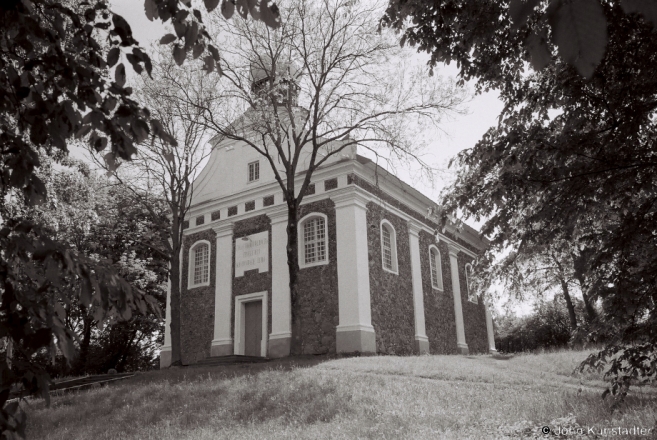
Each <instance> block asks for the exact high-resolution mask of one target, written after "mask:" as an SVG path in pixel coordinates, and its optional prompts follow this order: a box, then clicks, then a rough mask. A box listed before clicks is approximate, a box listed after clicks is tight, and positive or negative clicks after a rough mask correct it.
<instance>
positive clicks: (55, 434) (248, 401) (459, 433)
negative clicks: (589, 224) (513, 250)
mask: <svg viewBox="0 0 657 440" xmlns="http://www.w3.org/2000/svg"><path fill="white" fill-rule="evenodd" d="M587 354H588V353H586V352H561V353H546V354H541V355H522V356H516V357H514V358H512V359H509V360H497V359H493V358H492V357H490V356H468V357H461V356H417V357H391V356H376V357H364V358H344V359H334V360H331V359H327V358H315V359H309V358H306V359H301V360H293V361H290V360H286V361H278V362H273V363H270V364H260V365H253V366H234V367H217V368H206V369H200V368H199V369H196V368H186V369H173V370H168V371H160V372H153V373H148V374H142V375H139V376H138V377H135V378H134V379H129V380H128V381H126V382H124V383H122V384H120V385H116V386H112V387H108V388H103V389H98V390H91V391H86V392H81V393H78V394H71V395H66V396H62V397H55V398H53V401H52V405H51V407H50V408H45V407H44V405H43V403H41V402H37V401H33V402H32V403H30V405H29V406H28V407H27V410H28V413H29V427H28V438H43V439H62V438H67V439H94V440H101V439H216V438H240V439H242V438H245V439H249V438H253V439H264V438H266V439H278V438H281V439H283V438H308V439H314V438H372V439H375V438H376V439H381V438H383V439H385V438H391V439H392V438H395V439H396V438H448V439H449V438H454V439H462V438H504V437H505V436H507V438H518V437H520V436H534V435H537V436H538V435H539V433H538V429H539V427H540V426H543V425H546V424H547V425H549V424H550V422H552V425H553V426H554V425H557V424H559V425H571V426H583V427H589V426H594V427H596V429H597V428H603V427H609V426H611V425H614V426H619V425H620V426H635V425H636V426H643V427H646V428H652V427H654V426H655V424H656V420H655V416H654V414H655V413H656V410H657V403H656V401H655V400H654V398H653V397H649V396H646V395H640V396H632V397H630V398H628V400H627V402H626V404H624V405H623V407H621V408H620V409H619V410H616V411H615V412H613V413H612V412H611V410H610V408H609V402H605V401H603V400H601V398H600V394H601V388H600V386H601V385H602V383H601V382H600V381H599V378H597V377H595V376H591V375H590V376H591V377H588V376H587V377H574V376H571V375H570V373H571V372H572V370H573V369H574V367H575V366H576V365H577V363H578V362H579V361H581V360H582V359H584V358H585V357H586V355H587ZM580 382H581V383H580ZM580 388H581V391H580ZM564 418H565V419H564ZM540 437H543V436H542V434H540Z"/></svg>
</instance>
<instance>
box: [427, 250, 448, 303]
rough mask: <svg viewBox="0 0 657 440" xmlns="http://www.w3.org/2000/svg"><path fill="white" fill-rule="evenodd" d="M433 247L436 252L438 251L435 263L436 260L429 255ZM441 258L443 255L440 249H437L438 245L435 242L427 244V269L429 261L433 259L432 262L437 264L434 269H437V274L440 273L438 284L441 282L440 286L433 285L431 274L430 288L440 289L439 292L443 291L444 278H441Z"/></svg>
mask: <svg viewBox="0 0 657 440" xmlns="http://www.w3.org/2000/svg"><path fill="white" fill-rule="evenodd" d="M433 249H435V250H436V252H438V262H437V263H436V261H435V260H434V259H433V256H432V255H431V251H432V250H433ZM442 258H443V256H442V254H441V253H440V249H438V246H436V245H435V244H430V245H429V270H431V262H432V261H433V262H434V264H436V266H437V267H436V271H438V274H439V275H440V284H441V285H440V286H434V285H433V275H432V277H431V288H432V289H433V290H438V291H440V292H444V291H445V280H444V279H443V266H442Z"/></svg>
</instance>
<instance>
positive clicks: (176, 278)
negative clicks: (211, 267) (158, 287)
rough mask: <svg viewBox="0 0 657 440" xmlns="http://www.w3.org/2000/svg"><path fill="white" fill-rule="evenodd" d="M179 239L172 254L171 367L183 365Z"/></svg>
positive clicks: (174, 241) (175, 242)
mask: <svg viewBox="0 0 657 440" xmlns="http://www.w3.org/2000/svg"><path fill="white" fill-rule="evenodd" d="M177 241H178V240H177V239H175V238H174V240H173V246H172V247H173V251H172V252H171V272H170V275H169V276H170V280H171V304H170V307H171V323H170V331H171V365H180V364H181V353H180V351H181V347H180V247H181V244H180V243H177Z"/></svg>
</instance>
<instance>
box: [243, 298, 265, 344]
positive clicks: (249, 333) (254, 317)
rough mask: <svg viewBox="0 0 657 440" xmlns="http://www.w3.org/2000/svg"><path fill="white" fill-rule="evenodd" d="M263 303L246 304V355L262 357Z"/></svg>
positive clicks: (252, 302)
mask: <svg viewBox="0 0 657 440" xmlns="http://www.w3.org/2000/svg"><path fill="white" fill-rule="evenodd" d="M261 344H262V301H251V302H247V303H244V355H245V356H261V355H262V354H261V353H260V347H261Z"/></svg>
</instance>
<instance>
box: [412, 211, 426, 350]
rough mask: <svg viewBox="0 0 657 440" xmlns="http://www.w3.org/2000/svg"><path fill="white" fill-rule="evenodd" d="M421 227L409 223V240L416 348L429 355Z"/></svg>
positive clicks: (413, 222) (415, 223) (414, 223)
mask: <svg viewBox="0 0 657 440" xmlns="http://www.w3.org/2000/svg"><path fill="white" fill-rule="evenodd" d="M419 233H420V225H419V224H418V223H417V222H415V221H413V220H411V221H409V222H408V238H409V242H410V248H411V272H412V278H411V280H412V282H413V309H414V310H415V346H416V350H417V352H418V353H420V354H423V353H429V338H428V337H427V331H426V328H425V322H424V292H423V289H422V266H421V264H420V236H419Z"/></svg>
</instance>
